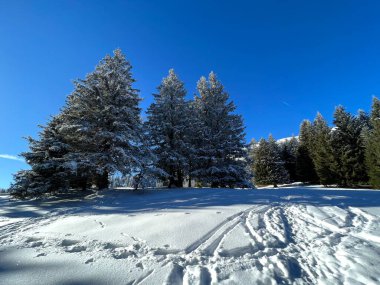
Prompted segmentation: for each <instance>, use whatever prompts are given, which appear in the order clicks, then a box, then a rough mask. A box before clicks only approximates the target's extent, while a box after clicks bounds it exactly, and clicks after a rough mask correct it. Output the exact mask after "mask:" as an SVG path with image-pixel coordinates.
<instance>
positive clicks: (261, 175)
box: [252, 135, 289, 187]
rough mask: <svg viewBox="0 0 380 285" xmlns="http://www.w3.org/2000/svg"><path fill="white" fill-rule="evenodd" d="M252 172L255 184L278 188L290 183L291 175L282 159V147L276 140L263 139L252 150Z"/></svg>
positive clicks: (270, 137)
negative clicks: (280, 184) (278, 185)
mask: <svg viewBox="0 0 380 285" xmlns="http://www.w3.org/2000/svg"><path fill="white" fill-rule="evenodd" d="M252 159H253V164H252V171H253V175H254V181H255V184H258V185H270V184H273V186H274V187H277V184H279V183H288V182H289V175H288V173H287V171H286V169H285V167H284V161H283V160H282V159H281V151H280V147H279V145H278V144H277V142H276V140H275V139H274V138H273V137H272V135H270V136H269V139H268V140H265V139H263V138H262V139H261V140H260V141H259V143H258V144H255V145H254V146H253V149H252Z"/></svg>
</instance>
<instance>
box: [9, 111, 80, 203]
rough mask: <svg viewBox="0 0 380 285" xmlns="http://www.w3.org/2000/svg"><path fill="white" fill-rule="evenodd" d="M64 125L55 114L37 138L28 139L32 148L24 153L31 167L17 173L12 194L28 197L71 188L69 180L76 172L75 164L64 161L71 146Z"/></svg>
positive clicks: (60, 118)
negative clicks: (67, 140)
mask: <svg viewBox="0 0 380 285" xmlns="http://www.w3.org/2000/svg"><path fill="white" fill-rule="evenodd" d="M61 124H62V117H61V116H59V115H58V116H55V117H53V118H52V119H51V120H50V121H49V123H48V124H47V125H46V126H45V127H42V126H41V128H42V131H41V132H40V133H39V139H38V140H36V139H33V138H31V137H28V138H27V139H28V141H29V148H30V151H29V152H24V153H22V154H21V155H22V156H23V157H24V158H25V160H26V162H27V163H28V164H29V165H30V166H31V169H30V170H22V171H19V172H18V173H17V174H16V175H15V176H14V178H15V179H14V180H15V181H14V183H13V184H12V186H11V188H10V190H11V194H12V195H13V196H16V197H19V198H26V197H33V196H41V195H42V194H47V193H53V192H58V191H65V190H68V188H69V186H70V185H69V179H70V177H73V176H74V175H75V174H74V171H73V169H72V165H70V164H67V163H65V159H64V156H65V155H66V154H67V153H68V152H69V150H70V147H69V145H68V144H67V143H65V139H64V137H63V136H62V134H61V133H60V126H61Z"/></svg>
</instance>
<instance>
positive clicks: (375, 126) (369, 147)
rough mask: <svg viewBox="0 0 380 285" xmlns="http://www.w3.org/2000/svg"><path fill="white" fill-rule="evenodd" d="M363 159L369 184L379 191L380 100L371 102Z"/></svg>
mask: <svg viewBox="0 0 380 285" xmlns="http://www.w3.org/2000/svg"><path fill="white" fill-rule="evenodd" d="M365 158H366V159H365V161H366V166H367V169H368V176H369V182H370V183H371V185H372V187H373V188H375V189H380V100H379V99H378V98H376V97H374V98H373V101H372V109H371V117H370V128H369V132H368V137H367V141H366V152H365Z"/></svg>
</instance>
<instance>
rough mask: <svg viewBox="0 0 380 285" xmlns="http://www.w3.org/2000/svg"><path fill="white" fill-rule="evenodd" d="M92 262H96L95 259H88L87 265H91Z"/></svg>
mask: <svg viewBox="0 0 380 285" xmlns="http://www.w3.org/2000/svg"><path fill="white" fill-rule="evenodd" d="M91 262H94V259H93V258H92V257H91V258H90V259H87V260H86V262H85V264H89V263H91Z"/></svg>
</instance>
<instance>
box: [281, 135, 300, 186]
mask: <svg viewBox="0 0 380 285" xmlns="http://www.w3.org/2000/svg"><path fill="white" fill-rule="evenodd" d="M298 147H299V142H298V140H297V138H295V137H294V136H293V137H292V138H291V139H289V140H285V141H284V142H282V143H281V144H280V154H281V159H282V161H283V162H284V167H285V169H286V171H287V172H288V174H289V180H290V182H294V181H298V175H297V168H296V163H297V151H298Z"/></svg>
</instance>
